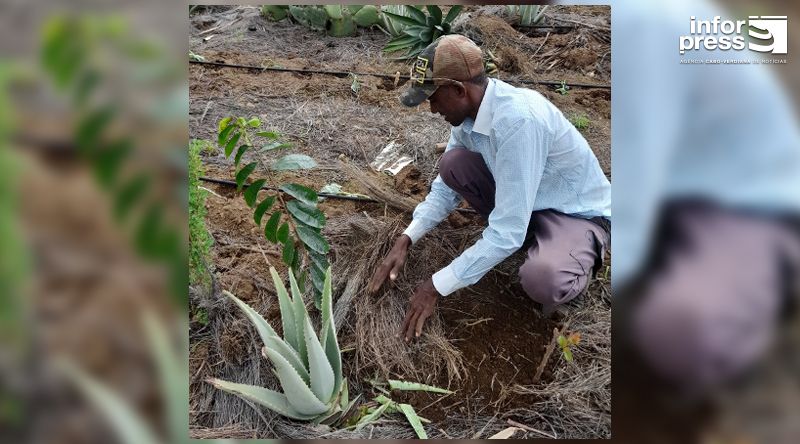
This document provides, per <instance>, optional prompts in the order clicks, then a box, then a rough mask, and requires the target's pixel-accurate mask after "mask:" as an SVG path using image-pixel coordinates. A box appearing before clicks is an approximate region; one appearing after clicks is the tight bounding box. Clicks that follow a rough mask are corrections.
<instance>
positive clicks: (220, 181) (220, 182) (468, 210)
mask: <svg viewBox="0 0 800 444" xmlns="http://www.w3.org/2000/svg"><path fill="white" fill-rule="evenodd" d="M200 180H202V181H203V182H210V183H216V184H218V185H227V186H232V187H235V186H237V185H236V182H234V181H232V180H225V179H215V178H213V177H205V176H203V177H200ZM261 189H262V190H269V191H280V190H279V189H278V188H275V187H268V186H266V185H265V186H262V187H261ZM317 196H320V197H329V198H331V199H342V200H354V201H357V202H371V203H382V202H381V201H379V200H377V199H373V198H371V197H358V196H343V195H341V194H333V193H317ZM456 211H459V212H462V213H474V212H475V210H473V209H471V208H456Z"/></svg>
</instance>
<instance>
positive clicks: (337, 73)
mask: <svg viewBox="0 0 800 444" xmlns="http://www.w3.org/2000/svg"><path fill="white" fill-rule="evenodd" d="M189 63H194V64H196V65H210V66H218V67H221V68H241V69H252V70H256V71H278V72H296V73H301V74H327V75H332V76H336V77H347V76H349V75H350V74H353V75H357V76H373V77H383V78H385V79H394V78H395V76H394V75H391V74H379V73H373V72H350V71H326V70H322V69H298V68H277V67H273V66H270V67H261V66H251V65H237V64H233V63H221V62H201V61H199V60H189ZM399 78H401V79H410V78H411V77H410V76H400V77H399ZM508 82H509V83H524V84H528V85H530V84H536V85H552V86H561V82H557V81H553V80H509V81H508ZM566 86H569V87H571V88H599V89H611V85H598V84H591V83H567V84H566Z"/></svg>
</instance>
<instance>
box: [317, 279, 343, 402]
mask: <svg viewBox="0 0 800 444" xmlns="http://www.w3.org/2000/svg"><path fill="white" fill-rule="evenodd" d="M332 293H333V291H332V289H331V269H330V267H328V270H327V271H326V272H325V283H324V284H323V288H322V333H321V334H322V337H323V338H324V347H325V355H326V356H327V357H328V362H330V364H331V368H332V369H333V374H334V376H335V378H336V380H335V385H334V388H333V392H334V393H338V391H339V389H340V388H341V386H342V351H341V350H340V349H339V341H338V339H337V338H336V325H335V322H334V319H333V296H332Z"/></svg>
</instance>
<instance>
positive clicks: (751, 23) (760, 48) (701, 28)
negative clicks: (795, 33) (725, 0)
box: [679, 16, 788, 55]
mask: <svg viewBox="0 0 800 444" xmlns="http://www.w3.org/2000/svg"><path fill="white" fill-rule="evenodd" d="M787 29H788V18H787V16H750V17H749V19H748V20H722V19H721V17H720V16H716V17H714V18H713V19H711V20H698V19H697V18H696V17H694V16H692V17H690V18H689V35H682V36H680V44H679V49H680V53H681V55H683V54H685V53H686V51H696V50H699V49H700V48H705V49H707V50H710V51H711V50H719V51H730V50H734V51H742V50H744V49H745V48H747V49H749V50H751V51H757V52H765V53H771V54H786V52H787V41H788V35H787ZM745 31H746V32H745Z"/></svg>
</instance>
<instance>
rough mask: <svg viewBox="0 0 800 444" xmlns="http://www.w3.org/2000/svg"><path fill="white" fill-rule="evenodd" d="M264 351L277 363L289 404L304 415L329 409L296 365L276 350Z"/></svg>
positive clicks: (315, 413) (264, 349) (277, 371)
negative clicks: (301, 375) (312, 389)
mask: <svg viewBox="0 0 800 444" xmlns="http://www.w3.org/2000/svg"><path fill="white" fill-rule="evenodd" d="M262 352H263V353H264V354H266V356H267V357H268V358H269V360H270V361H272V363H273V364H274V365H275V370H276V373H277V375H278V379H279V380H280V381H281V387H283V392H284V393H285V394H286V398H287V399H288V401H289V404H290V405H291V406H292V407H294V409H295V410H297V411H298V412H300V413H301V414H303V415H314V416H316V415H319V414H322V413H325V412H326V411H328V405H326V404H324V403H323V402H322V401H320V399H319V398H317V397H316V395H314V392H312V391H311V388H310V387H309V386H308V384H306V382H305V381H303V378H301V377H300V375H299V374H298V373H297V371H296V370H295V369H294V367H292V365H291V364H289V361H287V360H286V359H284V357H283V356H281V355H280V353H278V352H276V351H275V350H271V349H268V348H263V349H262Z"/></svg>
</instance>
